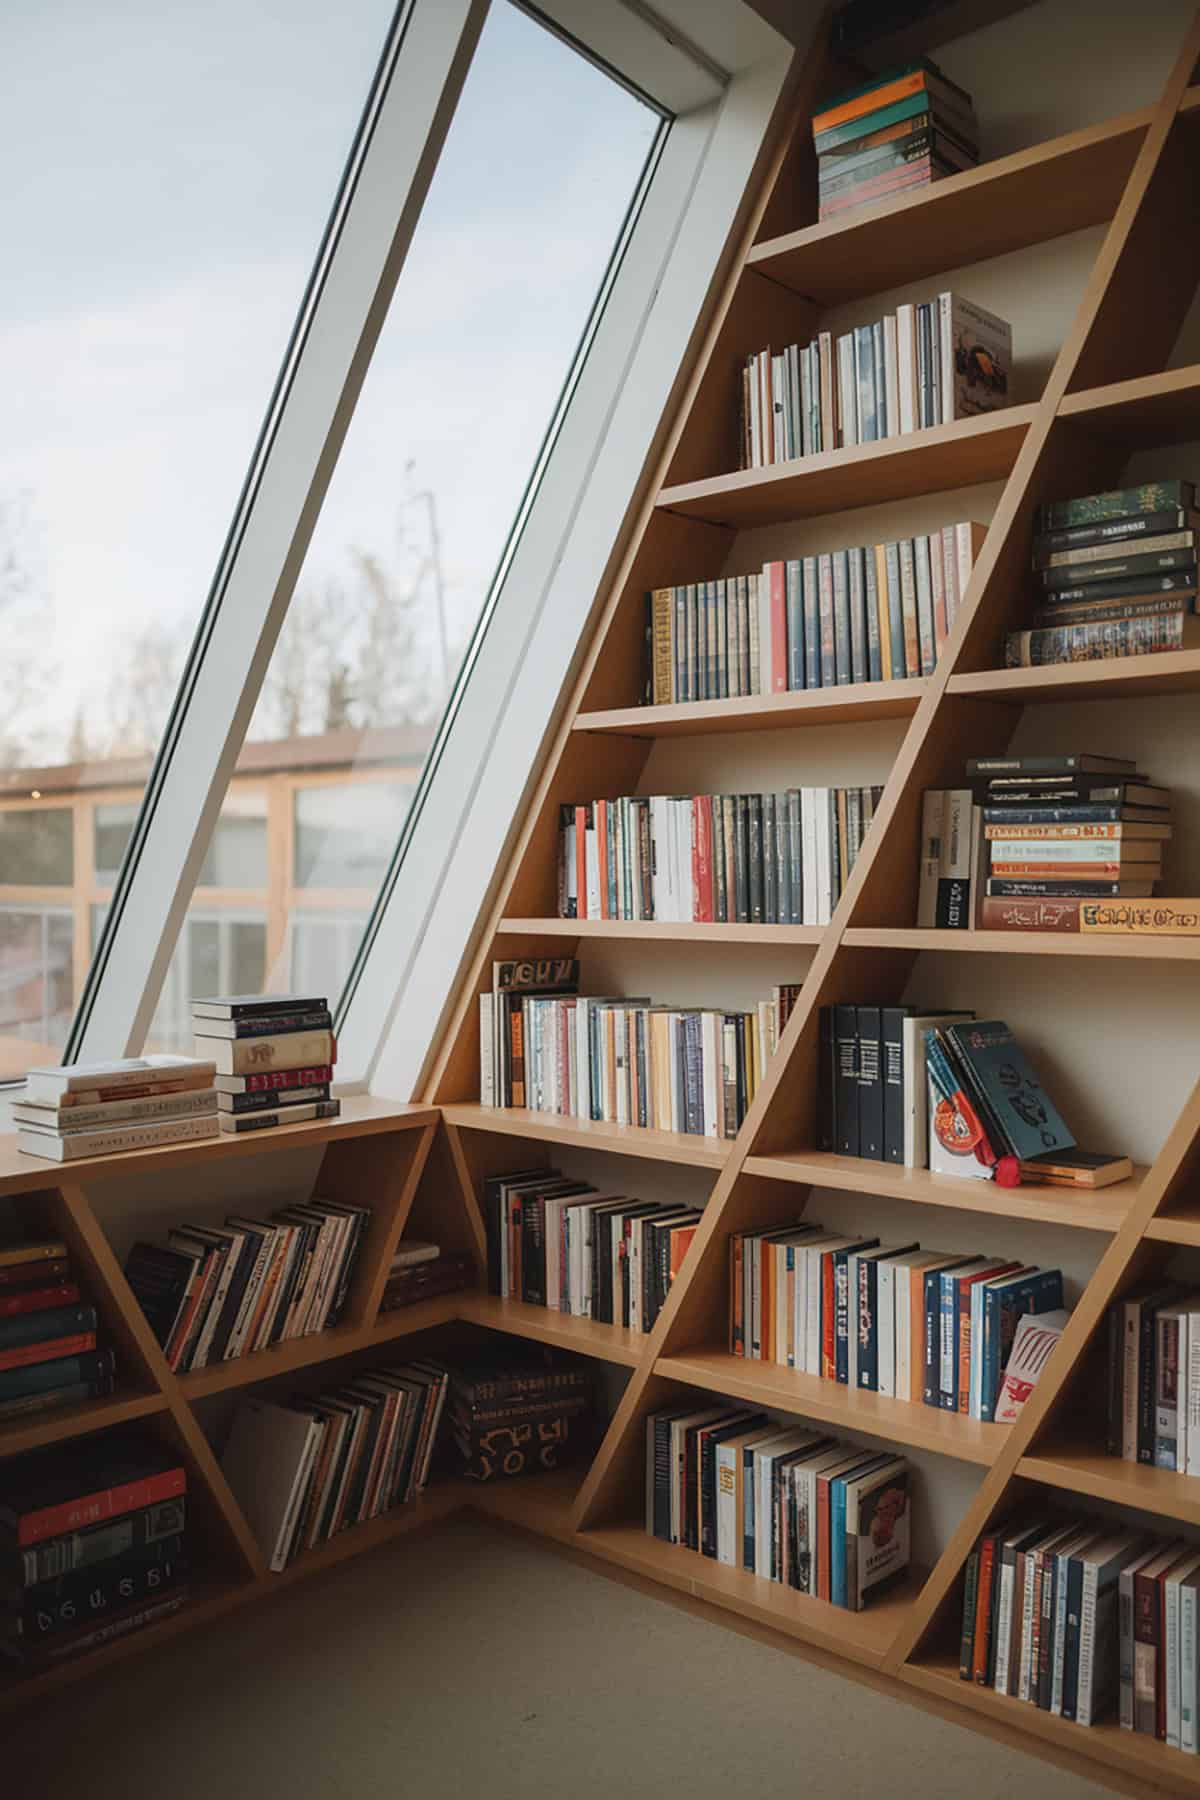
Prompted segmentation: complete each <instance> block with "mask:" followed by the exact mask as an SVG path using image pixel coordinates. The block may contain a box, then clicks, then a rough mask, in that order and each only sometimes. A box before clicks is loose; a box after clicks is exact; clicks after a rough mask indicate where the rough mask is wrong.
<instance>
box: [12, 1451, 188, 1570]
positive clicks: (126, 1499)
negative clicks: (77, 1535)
mask: <svg viewBox="0 0 1200 1800" xmlns="http://www.w3.org/2000/svg"><path fill="white" fill-rule="evenodd" d="M186 1492H187V1471H186V1469H182V1468H179V1469H163V1470H161V1471H160V1472H159V1473H158V1474H155V1475H145V1476H143V1477H142V1478H141V1479H140V1480H139V1481H126V1482H123V1483H122V1484H121V1485H120V1486H119V1487H110V1488H102V1489H100V1490H99V1491H98V1492H97V1493H94V1494H84V1495H81V1496H80V1497H79V1498H78V1499H75V1500H65V1501H63V1502H62V1503H61V1504H60V1505H57V1506H45V1507H42V1508H41V1510H40V1511H38V1512H28V1513H25V1514H24V1516H23V1517H22V1518H20V1519H19V1520H18V1521H17V1548H18V1549H20V1550H25V1549H28V1548H29V1546H30V1545H32V1544H42V1543H45V1541H46V1539H47V1538H52V1537H62V1536H63V1535H64V1534H65V1533H66V1532H68V1531H82V1530H83V1529H84V1527H85V1526H88V1525H98V1524H100V1523H102V1522H103V1520H105V1519H119V1518H120V1517H121V1516H122V1514H124V1513H130V1512H142V1511H143V1510H144V1508H146V1507H147V1506H157V1505H158V1503H159V1502H160V1501H161V1500H173V1499H175V1497H176V1496H177V1495H178V1494H185V1493H186Z"/></svg>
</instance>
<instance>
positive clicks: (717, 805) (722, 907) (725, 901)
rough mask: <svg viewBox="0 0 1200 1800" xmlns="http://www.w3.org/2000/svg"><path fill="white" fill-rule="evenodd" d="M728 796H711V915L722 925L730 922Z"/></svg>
mask: <svg viewBox="0 0 1200 1800" xmlns="http://www.w3.org/2000/svg"><path fill="white" fill-rule="evenodd" d="M728 806H729V796H728V794H714V795H713V914H714V916H715V917H716V919H717V920H718V921H719V922H720V923H721V924H723V925H727V924H729V923H731V921H732V913H731V911H730V889H729V875H730V870H729V866H728V858H727V856H726V854H725V842H726V840H725V820H726V816H727V809H728Z"/></svg>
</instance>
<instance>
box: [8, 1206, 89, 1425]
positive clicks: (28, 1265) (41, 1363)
mask: <svg viewBox="0 0 1200 1800" xmlns="http://www.w3.org/2000/svg"><path fill="white" fill-rule="evenodd" d="M98 1324H99V1321H98V1318H97V1314H96V1309H95V1307H94V1306H90V1305H89V1304H88V1303H87V1301H86V1300H85V1298H84V1296H83V1293H82V1292H81V1290H80V1287H79V1283H78V1282H77V1281H76V1279H75V1277H74V1275H73V1273H72V1270H71V1263H70V1259H69V1257H68V1255H67V1246H66V1245H65V1244H64V1243H62V1242H61V1241H60V1240H59V1239H58V1238H52V1237H39V1238H31V1239H28V1240H18V1241H17V1242H8V1243H3V1244H0V1419H10V1418H15V1417H17V1416H18V1415H20V1414H22V1413H36V1412H45V1411H46V1410H47V1408H49V1407H52V1406H68V1405H73V1404H74V1405H77V1404H78V1403H79V1402H80V1401H83V1400H95V1399H98V1398H99V1397H100V1396H101V1395H102V1394H111V1392H112V1389H113V1353H112V1351H111V1350H108V1349H98V1348H97V1340H96V1333H97V1329H98Z"/></svg>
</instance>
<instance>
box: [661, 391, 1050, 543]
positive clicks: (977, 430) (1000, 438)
mask: <svg viewBox="0 0 1200 1800" xmlns="http://www.w3.org/2000/svg"><path fill="white" fill-rule="evenodd" d="M1035 411H1036V408H1035V407H1032V406H1006V407H1004V408H1002V409H1001V410H1000V411H999V412H992V413H982V414H981V415H980V416H979V417H978V418H974V419H960V420H959V421H958V422H957V424H954V425H933V426H930V427H929V428H928V429H927V430H925V431H913V432H908V433H906V434H905V435H904V436H903V437H890V438H881V439H879V440H878V441H877V442H876V443H872V444H856V445H854V446H853V448H851V449H849V450H826V451H822V453H821V454H820V455H819V456H801V457H797V458H796V459H795V461H793V462H785V463H769V464H768V465H767V466H766V467H765V468H761V469H738V470H735V471H734V472H733V473H732V474H729V475H715V476H712V477H711V478H710V479H709V480H707V481H686V482H682V483H680V484H679V485H678V486H675V487H665V488H663V489H662V490H661V491H660V493H659V496H658V505H659V506H660V507H662V508H663V509H664V510H666V511H668V512H673V513H681V514H682V515H683V516H684V517H685V518H689V519H705V520H707V522H708V523H709V524H710V525H728V526H731V527H732V528H733V529H734V530H738V531H742V530H745V529H747V528H748V527H750V526H755V525H778V524H783V523H786V521H787V520H789V519H808V518H812V517H814V516H815V515H817V514H819V513H829V512H843V511H846V510H849V509H850V508H853V507H860V506H879V505H881V504H882V503H883V502H884V501H886V500H911V499H912V498H914V497H915V496H916V495H918V494H940V493H944V492H947V491H949V490H951V489H953V488H963V487H977V486H978V485H979V484H980V483H981V482H985V481H1003V480H1005V479H1006V477H1007V476H1008V475H1010V474H1011V473H1012V467H1013V464H1014V463H1015V462H1016V460H1017V457H1018V455H1019V453H1020V450H1021V446H1022V444H1023V443H1024V442H1025V434H1026V432H1027V431H1028V430H1029V427H1030V424H1031V423H1032V421H1033V417H1034V413H1035Z"/></svg>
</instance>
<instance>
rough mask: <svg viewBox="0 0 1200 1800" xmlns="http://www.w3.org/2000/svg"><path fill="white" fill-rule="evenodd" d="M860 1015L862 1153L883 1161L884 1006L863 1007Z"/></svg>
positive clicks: (859, 1053)
mask: <svg viewBox="0 0 1200 1800" xmlns="http://www.w3.org/2000/svg"><path fill="white" fill-rule="evenodd" d="M856 1011H857V1014H858V1066H857V1078H858V1152H857V1154H858V1155H859V1156H868V1157H870V1159H871V1161H872V1162H882V1161H883V1066H882V1065H883V1044H882V1030H881V1024H880V1009H879V1008H878V1007H877V1006H860V1007H858V1008H857V1009H856Z"/></svg>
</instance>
